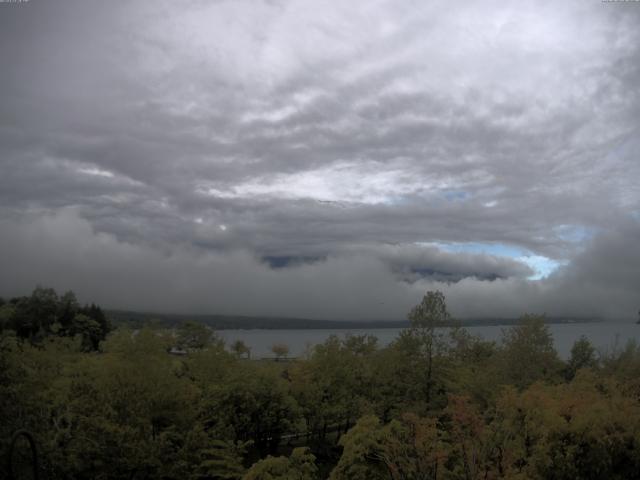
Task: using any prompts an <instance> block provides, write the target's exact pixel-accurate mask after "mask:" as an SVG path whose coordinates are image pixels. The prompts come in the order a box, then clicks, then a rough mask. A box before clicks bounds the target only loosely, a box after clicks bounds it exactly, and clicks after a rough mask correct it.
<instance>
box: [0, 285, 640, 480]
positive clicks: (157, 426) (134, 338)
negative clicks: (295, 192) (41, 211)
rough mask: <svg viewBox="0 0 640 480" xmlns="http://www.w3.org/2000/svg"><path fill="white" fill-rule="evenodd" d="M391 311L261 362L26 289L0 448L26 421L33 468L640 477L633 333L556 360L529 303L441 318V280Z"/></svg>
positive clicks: (3, 381) (124, 475)
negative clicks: (507, 319)
mask: <svg viewBox="0 0 640 480" xmlns="http://www.w3.org/2000/svg"><path fill="white" fill-rule="evenodd" d="M408 318H409V321H410V325H409V327H408V328H406V329H405V330H404V331H402V332H401V334H400V335H399V336H398V337H397V338H396V340H395V341H394V342H392V343H391V344H390V345H389V346H387V347H385V348H381V347H379V346H378V343H377V339H376V338H375V337H373V336H371V335H363V336H349V335H347V336H345V337H338V336H332V337H330V338H329V339H328V340H327V341H326V342H324V343H323V344H320V345H317V346H316V347H315V348H314V349H313V350H311V351H310V352H309V354H308V355H307V356H305V357H304V358H298V359H295V360H294V361H287V362H281V361H266V360H255V359H251V356H250V350H249V349H248V347H247V346H246V345H244V344H242V342H239V343H238V342H236V344H233V345H230V346H226V345H224V343H223V342H222V340H221V339H220V338H219V337H217V336H216V334H215V332H213V331H212V330H211V329H209V328H208V327H206V326H204V325H201V324H199V323H197V322H188V323H184V324H183V325H181V326H180V327H178V328H177V329H165V328H152V327H145V328H142V329H139V330H131V329H127V328H125V327H122V326H121V327H119V328H117V329H114V330H111V329H110V326H109V322H108V321H107V319H106V318H105V316H104V314H103V312H102V309H101V308H100V307H99V306H97V305H89V306H80V305H79V304H78V302H77V300H76V298H75V296H74V295H73V293H71V292H69V293H66V294H64V295H60V296H59V295H58V294H57V293H56V292H55V291H53V290H51V289H46V288H37V289H36V290H34V292H33V293H32V295H30V296H25V297H19V298H14V299H11V300H8V301H1V302H0V328H2V332H1V333H0V418H1V419H2V422H1V423H0V449H1V451H2V452H3V454H4V455H5V460H6V462H7V463H6V464H7V465H9V464H11V465H12V468H13V469H14V472H20V474H26V473H27V471H28V469H29V461H28V458H25V452H26V446H25V445H24V444H22V443H18V444H17V445H16V449H15V450H14V453H13V455H12V457H11V459H8V458H6V453H7V452H8V451H9V441H10V439H11V437H12V435H13V434H14V432H16V431H18V430H23V429H26V430H27V431H29V432H31V433H32V434H33V436H34V438H35V440H36V444H37V448H38V456H39V469H40V474H41V478H50V479H63V478H75V479H111V478H114V479H120V478H121V479H130V478H150V479H151V478H162V479H203V480H204V479H254V480H258V479H261V480H266V479H276V478H283V479H300V480H307V479H309V480H311V479H324V478H329V479H332V480H339V479H363V480H364V479H367V480H369V479H392V480H395V479H497V478H510V479H529V478H531V479H549V478H554V479H577V478H593V479H602V478H610V479H633V478H640V380H638V379H639V378H640V348H639V347H638V346H637V345H636V344H634V343H630V344H628V345H627V346H626V347H625V348H624V349H621V350H617V351H614V352H609V353H608V354H602V353H598V352H596V351H595V349H594V348H593V346H592V345H591V344H590V343H589V342H588V341H587V340H586V339H584V338H583V339H580V340H579V341H577V342H576V343H575V345H574V347H573V349H572V352H571V356H570V358H569V359H568V360H567V361H562V360H561V359H560V358H559V357H558V355H557V353H556V352H555V350H554V348H553V339H552V338H551V335H550V333H549V331H548V329H547V326H546V325H545V322H544V318H543V317H539V316H534V315H524V316H523V317H522V318H521V321H520V323H519V324H518V325H517V326H514V327H511V328H509V329H505V330H504V333H503V337H502V339H501V341H500V342H498V343H495V342H487V341H484V340H483V339H481V338H478V337H474V336H472V335H470V334H469V333H468V332H467V331H466V330H465V329H463V328H459V327H446V328H441V325H451V321H450V320H451V319H450V315H449V312H448V310H447V306H446V301H445V298H444V295H442V294H441V293H440V292H427V294H426V295H425V297H424V299H423V300H422V302H420V303H419V304H418V305H417V306H416V307H415V308H414V309H413V310H412V311H411V312H410V313H409V315H408ZM286 347H287V346H286V345H275V346H274V352H277V354H278V358H280V357H283V356H286V354H287V348H286ZM176 352H179V353H180V354H179V355H176V354H175V353H176ZM172 353H174V354H172ZM2 471H4V472H6V474H7V475H8V469H7V470H2ZM18 478H22V477H18Z"/></svg>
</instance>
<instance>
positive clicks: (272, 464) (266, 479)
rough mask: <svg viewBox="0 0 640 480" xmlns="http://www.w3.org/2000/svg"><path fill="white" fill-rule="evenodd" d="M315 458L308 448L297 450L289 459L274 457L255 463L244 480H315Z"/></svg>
mask: <svg viewBox="0 0 640 480" xmlns="http://www.w3.org/2000/svg"><path fill="white" fill-rule="evenodd" d="M315 460H316V458H315V456H314V455H313V454H311V452H310V451H309V449H308V448H295V449H294V450H293V452H291V456H289V457H272V456H268V457H267V458H265V459H263V460H260V461H259V462H257V463H255V464H254V465H253V466H252V467H251V469H250V470H249V471H248V472H247V474H246V475H245V476H244V477H243V480H315V479H316V478H317V477H316V475H317V471H318V469H317V467H316V465H315Z"/></svg>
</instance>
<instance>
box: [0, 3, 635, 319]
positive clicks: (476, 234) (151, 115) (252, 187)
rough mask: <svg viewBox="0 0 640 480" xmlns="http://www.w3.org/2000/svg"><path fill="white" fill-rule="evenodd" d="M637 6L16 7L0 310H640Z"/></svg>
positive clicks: (3, 163)
mask: <svg viewBox="0 0 640 480" xmlns="http://www.w3.org/2000/svg"><path fill="white" fill-rule="evenodd" d="M638 25H640V3H638V2H601V1H600V0H577V1H564V2H558V1H537V2H533V1H518V2H509V1H505V0H501V1H479V2H450V1H442V2H439V1H415V2H414V1H372V0H366V1H364V0H363V1H354V0H350V1H326V0H323V1H309V0H304V1H303V0H300V1H293V0H291V1H289V0H282V1H280V0H270V1H258V0H247V1H243V0H229V1H176V0H172V1H164V0H153V1H151V0H148V1H136V2H125V1H119V0H116V1H110V2H106V1H102V0H101V1H94V0H77V1H71V0H61V1H55V2H54V1H44V0H30V1H27V2H22V3H0V65H1V67H0V169H1V172H0V173H1V174H0V295H3V296H11V295H17V294H26V293H28V292H30V291H31V289H33V287H34V286H35V285H36V284H43V285H46V286H53V287H55V288H56V289H58V290H67V289H72V290H74V291H75V292H76V293H77V294H78V296H79V298H80V299H81V300H82V301H97V302H99V303H101V304H102V305H104V306H106V307H111V308H132V309H144V310H152V311H165V312H184V313H190V312H208V313H233V314H250V315H254V314H257V315H286V316H303V317H314V318H338V319H339V318H343V319H359V318H372V319H382V318H384V319H401V318H404V317H405V316H406V313H407V311H408V310H409V309H410V307H411V306H412V305H414V304H415V303H417V302H418V301H419V300H420V299H421V297H422V295H423V294H424V292H425V291H426V290H431V289H440V290H443V291H444V292H445V294H446V296H447V299H448V302H449V306H450V309H451V310H452V312H453V313H454V314H455V315H457V316H459V317H469V316H517V315H519V314H521V313H524V312H537V313H543V312H546V313H548V314H550V315H589V316H606V317H608V318H618V317H624V318H628V319H632V318H635V317H636V316H637V312H638V309H640V28H638Z"/></svg>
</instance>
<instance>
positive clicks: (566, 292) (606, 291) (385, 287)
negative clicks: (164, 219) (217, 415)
mask: <svg viewBox="0 0 640 480" xmlns="http://www.w3.org/2000/svg"><path fill="white" fill-rule="evenodd" d="M0 228H1V229H2V232H3V235H2V236H0V258H1V259H2V269H1V270H0V293H2V294H3V295H17V294H24V293H26V292H28V291H29V290H30V289H32V288H33V287H34V285H35V284H36V283H40V284H43V285H51V286H53V287H55V288H56V289H59V290H66V289H73V290H74V291H76V292H77V293H78V295H79V296H80V298H81V300H83V301H97V302H100V303H101V304H104V305H106V306H109V307H112V308H132V309H139V310H147V311H165V312H184V313H230V314H247V315H272V316H275V315H285V316H301V317H315V318H327V319H330V318H333V319H359V318H362V319H364V318H369V319H400V318H404V316H405V315H406V312H407V311H408V310H409V309H410V307H411V306H412V305H414V304H415V303H417V302H418V301H419V300H420V298H421V296H422V295H423V294H424V292H425V291H426V290H429V289H440V290H443V291H444V292H445V294H446V295H447V299H448V302H449V304H450V307H451V310H452V311H453V313H454V314H455V315H457V316H459V317H470V316H483V317H484V316H496V317H510V316H517V315H520V314H521V313H524V312H540V313H542V312H546V313H548V314H550V315H587V316H605V317H608V318H619V317H624V318H632V317H633V316H634V315H635V312H636V311H637V307H638V300H639V299H638V291H640V274H639V272H640V258H638V256H637V255H635V253H636V250H637V245H638V242H640V226H639V225H638V223H637V222H629V223H628V224H627V225H626V226H625V227H624V228H623V229H622V230H621V231H619V232H616V233H614V234H607V235H602V236H599V237H596V238H594V239H593V241H592V242H591V243H590V244H589V245H588V246H587V247H586V248H585V250H584V251H583V252H582V253H580V254H579V255H577V256H576V257H575V258H574V259H573V261H572V262H571V263H570V264H569V265H567V266H565V267H562V268H560V269H559V270H558V271H557V272H555V273H554V274H553V275H551V276H550V277H548V278H546V279H543V280H528V279H527V277H526V276H523V275H522V273H526V266H522V268H521V269H520V270H519V269H518V268H516V269H515V270H516V273H517V274H516V275H510V276H506V277H505V278H495V279H492V280H488V279H486V278H485V279H483V278H479V277H478V276H477V275H475V274H469V275H467V276H465V277H464V278H460V279H457V281H455V282H452V281H448V282H442V281H438V279H436V280H434V279H432V278H428V277H425V278H418V279H414V280H413V281H411V282H407V281H406V279H405V278H403V277H402V276H400V277H399V276H398V272H397V268H396V267H394V264H393V262H390V261H389V256H390V255H389V251H397V248H396V249H393V248H391V247H390V248H389V249H379V248H362V250H361V251H356V250H352V251H349V252H342V253H340V254H336V255H332V256H329V257H327V258H326V259H325V260H322V261H318V262H314V263H310V264H304V263H302V264H296V265H293V266H291V267H288V268H279V269H272V268H270V267H269V266H268V265H266V264H265V263H264V262H262V261H261V260H260V259H259V258H257V257H256V256H255V255H254V254H251V253H250V252H247V251H240V250H237V251H234V252H226V253H203V252H202V251H201V250H199V249H195V248H193V247H189V246H186V245H183V246H179V247H172V248H168V247H167V248H165V249H162V248H157V247H155V246H152V245H136V244H131V243H126V242H122V241H119V240H117V239H116V238H115V237H114V236H113V235H109V234H104V233H96V232H95V231H93V230H92V228H91V226H90V224H89V223H88V222H87V221H86V220H83V219H81V218H80V217H79V216H78V215H77V212H75V211H74V210H64V211H60V212H57V213H56V214H49V215H32V216H29V217H27V218H23V219H7V218H5V219H4V220H2V221H1V222H0ZM427 253H428V254H432V255H433V254H434V251H433V247H431V249H429V250H427ZM435 253H436V255H435V256H434V261H435V262H436V263H434V264H433V265H431V267H433V269H434V270H435V269H436V267H437V268H439V269H442V268H446V267H447V266H449V267H451V266H452V267H453V269H452V270H451V271H450V273H451V274H452V275H459V274H460V271H461V269H462V270H464V268H467V269H468V270H469V271H473V270H474V269H475V270H476V271H477V270H478V265H482V264H483V263H490V264H491V263H492V262H491V258H488V257H487V256H486V255H485V256H474V255H468V260H469V265H467V266H466V267H465V266H464V265H462V264H463V263H464V258H462V259H461V258H458V257H457V258H456V263H454V264H451V265H447V263H446V262H443V260H442V258H443V256H444V258H446V255H444V254H442V252H435ZM407 255H408V256H410V257H411V258H413V256H415V251H414V249H410V251H409V253H408V254H407ZM391 256H392V257H393V255H391ZM396 256H397V255H396ZM396 261H397V259H396ZM421 262H422V263H420V264H419V265H420V266H421V267H425V266H426V267H429V266H430V264H429V262H428V258H427V257H425V256H424V255H423V256H422V257H421ZM493 263H495V264H498V265H499V264H500V259H499V258H494V259H493ZM513 263H515V262H513V261H512V260H509V261H508V262H507V263H506V265H511V266H513V265H512V264H513ZM461 265H462V266H461ZM445 273H446V272H445Z"/></svg>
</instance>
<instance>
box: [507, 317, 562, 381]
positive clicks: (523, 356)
mask: <svg viewBox="0 0 640 480" xmlns="http://www.w3.org/2000/svg"><path fill="white" fill-rule="evenodd" d="M502 335H503V338H502V345H503V348H502V359H503V365H502V372H503V375H504V378H505V383H507V384H510V385H515V386H516V387H519V388H524V387H527V386H529V385H531V384H532V383H534V382H536V381H538V380H557V379H558V378H559V375H560V372H561V370H562V363H561V362H560V359H559V358H558V354H557V352H556V351H555V349H554V348H553V338H552V336H551V333H550V332H549V328H548V327H547V326H546V324H545V319H544V317H542V316H537V315H524V316H523V317H521V319H520V323H519V324H518V325H517V326H514V327H511V328H508V329H505V330H503V334H502Z"/></svg>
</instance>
